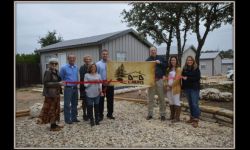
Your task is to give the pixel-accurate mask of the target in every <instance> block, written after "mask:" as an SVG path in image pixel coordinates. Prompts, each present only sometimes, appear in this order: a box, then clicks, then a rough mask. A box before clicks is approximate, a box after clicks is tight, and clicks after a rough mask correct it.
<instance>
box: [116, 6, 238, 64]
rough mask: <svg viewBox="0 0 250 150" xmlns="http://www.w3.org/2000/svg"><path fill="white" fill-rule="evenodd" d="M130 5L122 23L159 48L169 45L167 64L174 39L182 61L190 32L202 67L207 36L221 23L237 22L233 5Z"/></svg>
mask: <svg viewBox="0 0 250 150" xmlns="http://www.w3.org/2000/svg"><path fill="white" fill-rule="evenodd" d="M129 5H132V9H130V10H129V11H126V10H123V12H122V13H121V14H122V15H123V19H124V20H122V22H126V23H128V26H129V27H131V26H134V27H136V29H137V31H138V32H139V33H140V34H141V35H142V36H144V37H146V36H147V35H148V36H151V37H152V39H153V40H154V41H155V43H156V44H158V45H160V44H162V43H166V44H167V51H166V59H167V60H168V54H169V51H170V46H171V42H172V37H176V39H177V48H178V58H181V56H182V52H183V50H184V47H185V42H186V39H187V38H186V36H187V32H188V31H189V30H191V31H192V32H194V33H195V34H196V36H197V42H198V46H197V47H196V50H197V51H196V61H197V63H198V64H199V58H200V52H201V50H202V47H203V45H204V43H205V40H206V38H207V35H208V33H209V32H211V31H213V30H214V29H217V28H220V27H221V25H222V23H224V24H227V23H229V24H232V22H233V19H234V16H233V3H232V2H210V3H209V2H202V3H201V2H196V3H152V2H149V3H138V2H136V3H130V4H129ZM202 26H204V27H205V32H204V34H203V35H202V32H201V31H200V28H202ZM181 32H182V33H183V34H181ZM181 36H182V38H181ZM181 39H182V40H181ZM182 41H183V43H182Z"/></svg>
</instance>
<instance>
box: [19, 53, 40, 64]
mask: <svg viewBox="0 0 250 150" xmlns="http://www.w3.org/2000/svg"><path fill="white" fill-rule="evenodd" d="M16 63H40V55H39V54H37V53H36V54H33V53H32V54H16Z"/></svg>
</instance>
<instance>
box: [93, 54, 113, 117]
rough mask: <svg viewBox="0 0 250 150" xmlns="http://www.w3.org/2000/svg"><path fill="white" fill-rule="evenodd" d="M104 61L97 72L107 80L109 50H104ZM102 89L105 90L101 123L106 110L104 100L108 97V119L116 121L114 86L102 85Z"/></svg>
mask: <svg viewBox="0 0 250 150" xmlns="http://www.w3.org/2000/svg"><path fill="white" fill-rule="evenodd" d="M101 55H102V59H101V60H100V61H98V62H97V63H96V65H97V72H98V74H100V75H101V79H102V80H107V61H108V50H107V49H103V50H102V53H101ZM102 89H103V90H104V94H106V95H102V96H101V98H100V102H99V108H100V109H99V115H100V116H99V118H100V121H101V120H103V110H104V98H105V96H106V97H107V111H108V113H107V118H108V119H115V117H114V116H113V111H114V86H112V85H109V84H102Z"/></svg>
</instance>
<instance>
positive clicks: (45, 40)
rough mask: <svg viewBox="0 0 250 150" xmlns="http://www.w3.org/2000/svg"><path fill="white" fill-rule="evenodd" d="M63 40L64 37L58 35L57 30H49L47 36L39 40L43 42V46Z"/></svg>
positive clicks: (40, 42)
mask: <svg viewBox="0 0 250 150" xmlns="http://www.w3.org/2000/svg"><path fill="white" fill-rule="evenodd" d="M61 41H63V38H62V37H61V36H58V37H56V30H54V31H52V32H50V31H48V33H47V35H45V37H42V38H40V39H39V40H38V43H39V44H41V48H43V47H45V46H48V45H51V44H55V43H58V42H61Z"/></svg>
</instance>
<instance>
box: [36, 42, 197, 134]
mask: <svg viewBox="0 0 250 150" xmlns="http://www.w3.org/2000/svg"><path fill="white" fill-rule="evenodd" d="M108 55H109V53H108V50H107V49H103V50H102V52H101V57H102V59H101V60H100V61H98V62H97V63H93V62H92V57H91V56H90V55H86V56H84V58H83V62H84V64H83V65H82V66H81V67H80V69H79V70H78V67H77V65H76V64H75V61H76V56H75V55H73V54H70V55H68V57H67V59H68V63H67V64H66V65H64V66H62V67H61V68H60V71H58V70H57V65H58V60H57V58H51V59H50V60H49V68H48V69H47V70H46V71H45V73H44V78H43V83H44V88H43V95H44V96H45V100H44V104H43V107H42V110H41V112H40V115H39V117H38V121H37V123H39V124H46V123H50V125H51V127H50V130H51V131H59V130H60V129H62V128H63V126H60V125H58V124H57V122H59V121H60V94H62V88H61V87H62V86H64V122H65V123H66V124H72V123H73V122H80V121H79V120H78V118H77V116H78V112H77V105H78V88H77V87H78V86H77V83H76V82H77V81H79V80H78V72H79V75H80V81H83V82H84V83H81V84H80V99H81V100H82V110H83V120H85V121H88V120H90V125H91V126H94V125H99V122H100V121H102V120H103V118H104V114H103V113H104V101H107V115H106V117H107V118H108V119H115V117H114V116H113V110H114V86H113V85H111V84H110V83H108V82H103V81H107V62H108V61H109V57H108ZM146 61H154V62H155V63H156V68H155V85H154V86H152V87H150V88H149V91H148V94H149V96H148V102H149V103H148V116H147V117H146V119H147V120H150V119H152V118H153V108H154V96H155V94H157V95H158V98H159V107H160V109H159V110H160V111H159V112H160V116H161V117H160V119H161V120H162V121H164V120H166V103H165V100H164V97H165V95H166V96H167V97H168V99H169V104H170V112H171V114H170V120H172V122H178V121H180V112H181V105H180V93H181V88H183V89H184V91H185V93H186V96H187V99H188V103H189V106H190V112H191V115H190V120H188V121H187V122H188V123H192V125H193V126H194V127H197V126H198V121H199V116H200V110H199V105H198V104H199V103H198V100H199V88H200V71H199V67H198V66H197V64H196V62H195V60H194V58H193V57H192V56H188V57H187V60H186V63H185V66H184V68H183V69H181V68H180V66H179V63H178V59H177V58H176V57H174V56H173V57H170V59H169V63H168V65H167V63H166V62H165V61H164V59H163V58H162V57H160V56H159V55H157V49H156V48H155V47H151V48H150V56H149V58H147V59H146ZM101 81H102V82H101Z"/></svg>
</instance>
